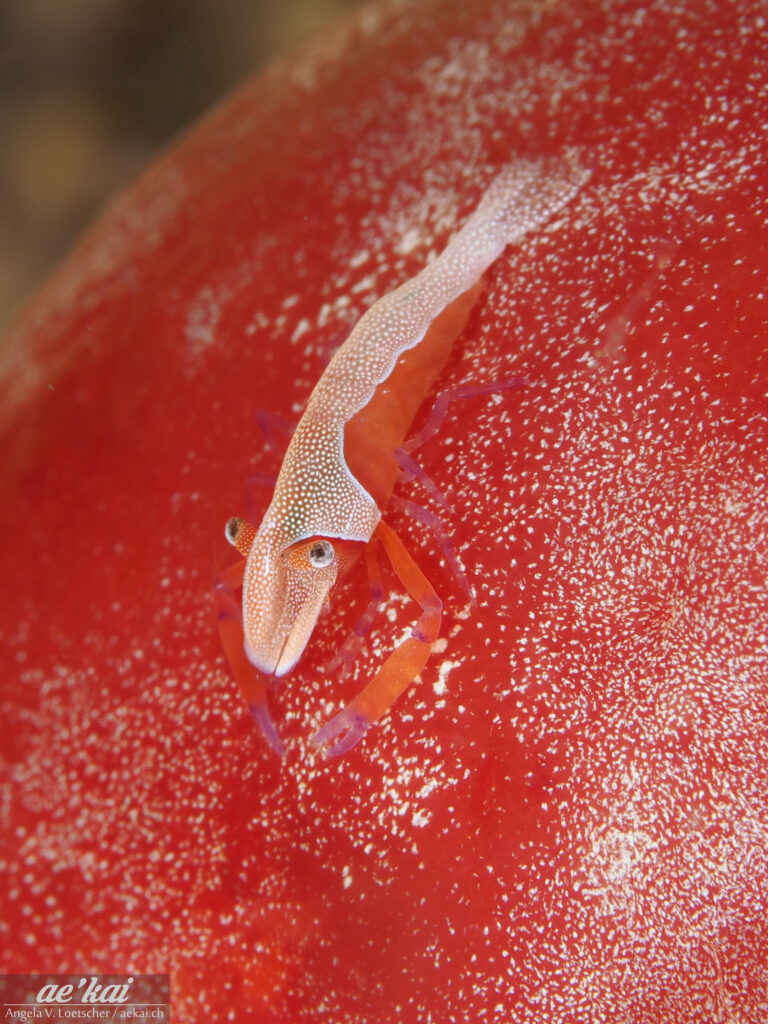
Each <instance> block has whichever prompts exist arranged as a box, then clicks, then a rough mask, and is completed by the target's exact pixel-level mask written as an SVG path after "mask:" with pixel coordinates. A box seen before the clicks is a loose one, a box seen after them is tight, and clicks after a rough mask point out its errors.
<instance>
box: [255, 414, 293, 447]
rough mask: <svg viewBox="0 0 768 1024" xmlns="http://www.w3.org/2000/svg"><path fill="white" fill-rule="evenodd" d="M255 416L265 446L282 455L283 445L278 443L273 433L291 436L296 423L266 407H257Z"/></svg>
mask: <svg viewBox="0 0 768 1024" xmlns="http://www.w3.org/2000/svg"><path fill="white" fill-rule="evenodd" d="M255 416H256V423H257V425H258V427H259V430H260V431H261V432H262V434H263V435H264V440H265V442H266V444H265V447H266V448H267V449H269V450H271V451H273V452H275V454H277V455H282V452H283V449H284V447H285V446H284V445H282V444H278V442H277V439H276V436H275V435H276V434H282V435H283V436H284V437H291V435H292V434H293V432H294V430H295V429H296V424H295V423H291V421H290V420H287V419H286V418H285V417H284V416H280V415H279V414H278V413H276V412H270V411H269V410H268V409H257V410H256V413H255Z"/></svg>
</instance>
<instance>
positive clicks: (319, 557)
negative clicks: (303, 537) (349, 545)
mask: <svg viewBox="0 0 768 1024" xmlns="http://www.w3.org/2000/svg"><path fill="white" fill-rule="evenodd" d="M309 561H310V562H311V564H312V565H314V567H315V568H316V569H323V568H324V567H325V566H326V565H330V564H331V562H332V561H333V544H331V543H330V541H327V540H316V541H315V542H314V544H313V545H312V547H311V548H310V549H309Z"/></svg>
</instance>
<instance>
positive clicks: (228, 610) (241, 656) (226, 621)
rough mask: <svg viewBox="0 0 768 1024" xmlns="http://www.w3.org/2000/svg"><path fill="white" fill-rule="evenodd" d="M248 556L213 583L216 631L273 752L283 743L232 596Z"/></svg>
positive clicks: (237, 604)
mask: <svg viewBox="0 0 768 1024" xmlns="http://www.w3.org/2000/svg"><path fill="white" fill-rule="evenodd" d="M246 561H247V559H245V558H243V559H241V560H240V561H239V562H236V563H235V564H234V565H233V566H231V567H230V568H229V569H226V570H225V571H224V572H223V573H221V574H220V575H219V576H218V577H217V578H216V580H215V581H214V584H213V600H214V604H215V606H216V616H217V619H218V624H219V635H220V637H221V643H222V646H223V647H224V654H225V655H226V658H227V661H228V663H229V666H230V668H231V670H232V674H233V675H234V677H235V679H236V681H237V685H238V686H239V687H240V690H241V691H242V694H243V696H244V697H245V700H246V703H247V704H248V710H249V711H250V713H251V716H252V718H253V719H254V721H255V722H256V723H257V725H258V726H259V728H260V729H261V731H262V732H263V734H264V738H265V739H266V741H267V743H268V744H269V745H270V747H271V748H272V749H273V750H274V751H275V753H277V754H280V755H281V756H282V754H283V753H284V748H283V744H282V743H281V742H280V738H279V736H278V735H277V732H276V730H275V727H274V725H273V723H272V720H271V718H270V717H269V710H268V708H267V687H266V681H265V676H263V675H262V674H261V673H260V672H258V671H257V670H256V669H255V668H254V666H253V665H252V664H251V663H250V661H248V658H247V656H246V653H245V649H244V644H243V622H242V616H241V611H240V602H239V601H238V600H237V598H236V596H235V592H236V591H237V589H238V587H240V586H242V583H243V574H244V572H245V564H246Z"/></svg>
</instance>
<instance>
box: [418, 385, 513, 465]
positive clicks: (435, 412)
mask: <svg viewBox="0 0 768 1024" xmlns="http://www.w3.org/2000/svg"><path fill="white" fill-rule="evenodd" d="M531 383H532V381H531V380H530V379H529V378H528V377H513V379H512V380H502V381H499V382H498V383H495V384H466V385H464V387H460V388H453V389H452V390H450V391H443V392H442V394H440V395H438V396H437V400H436V401H435V404H434V406H433V407H432V412H431V413H430V414H429V419H428V420H427V422H426V423H425V424H424V426H423V427H422V428H421V430H420V431H419V432H418V434H416V435H415V436H414V437H412V438H411V439H410V440H409V441H406V442H405V444H404V445H403V448H404V449H405V451H406V452H408V453H409V454H410V452H414V451H416V449H417V448H420V447H421V446H422V445H423V444H424V442H425V441H428V440H429V439H430V437H433V436H434V435H435V434H436V433H437V431H438V430H439V429H440V425H441V423H442V422H443V420H444V419H445V414H446V413H447V412H448V406H449V405H450V404H451V402H453V401H456V400H457V399H462V398H474V397H475V396H476V395H491V394H493V393H494V392H496V391H506V390H507V389H508V388H523V387H526V386H527V385H528V384H531Z"/></svg>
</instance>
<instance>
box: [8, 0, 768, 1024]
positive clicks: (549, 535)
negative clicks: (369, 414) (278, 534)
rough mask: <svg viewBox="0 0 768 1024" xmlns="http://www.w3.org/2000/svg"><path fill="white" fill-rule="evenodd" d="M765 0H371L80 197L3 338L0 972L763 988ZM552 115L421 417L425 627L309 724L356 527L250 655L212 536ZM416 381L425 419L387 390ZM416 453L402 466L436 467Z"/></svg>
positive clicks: (517, 994)
mask: <svg viewBox="0 0 768 1024" xmlns="http://www.w3.org/2000/svg"><path fill="white" fill-rule="evenodd" d="M765 40H766V26H765V12H764V5H763V4H762V3H758V2H756V0H755V2H752V3H750V2H746V3H743V4H740V5H738V7H733V6H730V7H729V6H726V5H724V4H722V3H719V2H717V3H715V2H712V3H699V2H696V3H694V2H693V0H689V2H687V3H686V2H683V3H679V4H676V5H669V4H667V3H662V2H661V0H656V2H654V3H651V4H649V5H645V6H643V7H642V8H639V7H638V6H637V4H634V3H630V2H629V0H626V2H621V0H615V2H606V3H604V4H602V5H592V6H589V7H585V5H583V4H580V3H576V2H575V0H570V2H569V0H563V2H562V3H559V4H556V5H549V6H545V7H542V6H541V5H538V4H532V5H530V6H527V7H526V6H524V5H522V6H521V5H520V4H518V3H512V2H506V0H503V2H496V0H478V2H477V3H474V4H472V5H471V7H468V6H467V5H461V4H454V3H451V2H448V0H427V2H426V3H422V4H418V5H415V4H414V5H409V4H402V3H397V2H394V0H388V2H381V3H378V4H373V5H372V6H368V7H366V8H365V9H364V10H363V11H361V12H360V14H359V15H357V16H356V17H355V18H353V19H352V20H351V21H348V22H345V23H343V24H342V25H341V26H340V27H339V28H338V29H337V30H336V31H334V32H332V33H330V34H328V35H327V36H325V37H324V38H323V39H321V40H320V41H318V42H317V43H316V44H314V45H312V46H310V47H308V48H307V49H306V50H305V51H304V52H302V53H301V54H299V55H296V56H295V57H293V58H291V59H286V60H285V61H283V62H281V63H278V64H276V65H274V66H273V67H272V68H271V69H269V70H268V71H267V72H266V74H264V75H262V76H260V77H259V78H258V79H256V80H255V82H254V83H253V84H252V85H250V86H247V87H246V88H244V89H243V90H242V91H241V92H239V93H238V94H237V95H235V96H234V97H233V98H232V99H231V100H230V101H229V102H228V103H227V104H225V105H223V106H222V107H220V108H219V109H218V110H216V111H215V112H214V113H213V114H212V115H211V116H210V117H209V118H208V119H207V120H205V121H204V122H202V123H201V124H200V125H199V126H198V127H197V128H196V129H195V130H194V131H193V132H192V133H191V134H190V135H189V136H187V137H186V138H185V139H183V140H182V141H181V142H180V143H179V144H177V145H176V146H175V147H174V148H173V149H172V150H170V151H169V153H168V154H167V155H166V156H164V157H163V158H162V159H161V160H160V161H159V162H158V163H157V164H156V166H155V167H154V168H152V169H150V170H149V171H148V172H147V174H146V175H145V176H144V177H143V178H142V179H141V180H140V181H139V182H138V183H137V185H136V186H135V187H134V188H133V189H132V190H131V191H129V192H128V193H127V194H126V195H125V196H124V197H123V198H122V199H120V200H119V201H118V202H117V203H116V204H115V205H114V206H113V207H112V208H111V209H110V210H108V211H107V212H106V214H105V215H104V217H103V218H102V219H101V220H100V221H99V222H98V223H97V224H96V225H95V227H94V228H93V229H92V231H91V232H90V233H89V234H88V235H87V236H86V238H85V239H84V240H83V242H82V244H81V245H80V247H79V248H78V249H77V250H76V251H75V253H73V255H72V257H71V258H70V259H69V260H68V261H67V262H66V263H65V264H64V266H63V267H62V269H61V270H60V272H59V273H58V274H57V275H56V277H54V279H53V280H52V281H51V282H50V284H49V285H48V286H47V287H46V289H44V290H43V292H42V293H41V294H40V296H39V297H38V299H37V300H36V302H35V303H34V304H33V305H32V306H31V308H30V309H29V310H28V312H27V313H26V314H25V315H24V316H23V317H22V318H21V319H20V320H19V322H18V324H17V325H16V327H15V328H14V330H13V331H12V332H11V337H10V338H9V339H8V341H7V343H6V345H5V347H4V350H3V356H2V361H3V362H2V369H1V370H0V430H2V466H1V468H0V493H1V494H2V502H1V503H0V538H2V540H0V543H1V544H2V566H3V586H2V588H0V628H1V629H2V634H3V642H2V644H1V645H0V687H1V688H2V689H1V691H0V692H1V693H2V696H1V697H0V702H1V704H2V717H3V742H2V781H3V794H4V796H3V802H2V805H1V806H0V813H1V814H2V830H0V873H1V874H2V880H1V881H0V894H1V895H0V899H2V913H0V922H2V929H3V933H2V936H1V938H2V941H0V967H1V968H2V970H4V971H17V972H18V971H31V970H42V971H69V970H72V971H95V970H100V969H102V970H111V971H114V970H126V971H130V972H137V971H163V970H168V971H170V972H171V973H172V975H173V985H174V1002H175V1008H176V1012H177V1015H178V1017H179V1018H180V1019H183V1020H184V1021H188V1022H191V1024H197V1022H199V1021H200V1022H202V1021H207V1020H210V1019H233V1020H236V1021H237V1022H238V1024H241V1022H250V1021H252V1022H258V1024H296V1022H318V1024H319V1022H321V1021H322V1022H332V1024H347V1022H352V1021H354V1022H356V1024H357V1022H367V1024H378V1022H379V1021H382V1020H393V1019H397V1020H399V1021H402V1022H404V1024H429V1022H437V1021H439V1022H440V1024H444V1022H450V1021H465V1020H473V1021H474V1020H476V1021H483V1022H485V1021H487V1022H489V1024H491V1022H492V1024H511V1022H514V1024H593V1022H596V1021H616V1022H619V1021H620V1022H622V1024H668V1022H669V1021H671V1020H674V1021H675V1022H676V1024H705V1022H706V1024H710V1022H712V1024H714V1022H715V1021H728V1020H738V1021H739V1022H740V1024H762V1022H763V1021H764V1020H765V1018H766V1003H767V1002H768V991H767V989H766V986H767V977H768V975H767V967H766V965H767V964H768V924H767V923H766V922H767V921H768V912H767V911H768V908H767V907H766V892H768V838H767V837H768V668H767V665H766V662H767V655H766V646H767V640H766V638H767V637H768V584H767V582H766V558H767V557H768V502H766V496H767V495H766V458H765V451H766V446H767V445H768V399H767V398H766V391H767V389H766V380H768V345H767V344H766V335H765V324H766V322H768V292H767V291H766V288H765V280H764V279H765V251H766V238H767V232H766V226H765V225H766V219H767V215H768V184H767V182H766V176H765V166H766V161H768V136H767V135H766V132H765V127H764V126H765V124H766V123H768V61H766V60H765V48H766V46H765ZM572 146H576V147H578V149H579V151H580V152H588V153H589V154H590V161H589V166H590V168H591V169H592V170H593V175H592V177H591V179H590V181H589V184H588V187H586V188H585V189H584V190H583V191H582V193H581V194H580V196H579V199H578V202H576V203H573V204H572V205H571V206H569V207H568V209H567V211H566V212H567V216H564V217H563V219H562V223H560V224H559V226H558V228H557V230H556V231H554V230H547V229H544V230H542V231H540V232H535V233H532V234H530V235H528V236H526V238H525V239H523V241H522V243H521V244H520V245H519V246H517V247H515V248H514V249H511V250H508V251H507V252H506V253H505V254H504V256H503V257H502V258H501V259H500V260H499V261H498V262H497V263H496V264H494V266H493V267H492V268H490V270H489V271H488V273H487V275H486V280H485V290H484V292H483V294H482V295H481V296H480V298H479V300H478V302H477V303H476V305H475V306H474V309H473V310H472V313H471V315H470V316H469V319H468V321H467V324H466V328H465V329H464V331H463V333H462V334H461V337H460V338H459V339H457V342H456V344H455V345H454V347H453V349H452V352H451V356H450V358H449V361H448V363H447V365H446V367H445V369H444V371H443V372H442V374H441V377H440V380H439V381H438V382H436V385H435V388H434V389H433V392H432V395H433V396H434V394H436V393H437V391H438V390H445V389H446V388H454V387H457V386H461V385H463V384H465V383H467V382H478V381H482V382H485V381H493V380H503V379H506V378H508V377H510V376H524V377H525V378H526V379H528V380H529V381H531V382H533V383H532V384H531V386H529V387H526V388H521V389H519V390H518V391H517V392H516V393H515V395H514V400H511V399H510V397H509V396H506V397H499V398H498V399H495V400H494V399H491V400H490V401H489V400H488V399H484V400H483V401H473V400H470V401H469V402H468V403H467V407H466V408H462V409H461V410H460V412H458V411H456V410H454V409H452V410H451V411H450V412H449V415H448V417H447V418H446V420H445V424H444V427H443V429H442V430H441V431H440V433H439V434H438V435H437V436H436V437H435V438H434V439H433V440H431V441H430V442H429V443H428V444H427V445H425V446H424V447H423V448H422V449H420V451H419V461H420V462H421V464H422V466H423V468H424V470H425V472H426V473H427V474H428V475H429V476H430V477H431V478H432V479H433V480H434V482H435V484H436V486H437V487H438V488H439V489H440V490H441V491H442V492H443V493H445V494H446V496H447V498H448V499H449V500H450V502H451V504H452V505H453V506H454V507H455V508H456V510H457V516H456V519H455V520H454V521H452V522H451V523H450V524H449V525H450V530H451V536H452V540H453V542H454V544H455V546H456V549H457V551H458V552H459V553H460V556H461V559H462V562H463V564H464V566H465V568H466V571H467V575H468V577H469V578H470V579H471V581H472V584H473V587H474V589H475V592H476V595H477V604H476V606H474V607H473V608H472V609H471V612H469V613H467V614H465V613H464V611H463V610H462V601H461V598H460V588H459V587H458V584H457V583H456V581H455V580H454V579H453V578H452V575H451V573H450V572H449V571H448V570H447V567H446V566H442V567H441V565H440V564H439V561H438V558H437V554H436V551H437V549H436V548H435V546H434V545H433V544H431V542H430V543H426V542H425V540H424V536H425V535H424V534H422V532H421V526H420V524H419V523H416V522H412V521H411V520H410V519H408V518H407V517H402V518H400V517H399V513H398V512H397V511H396V512H395V514H394V517H393V525H394V526H395V528H396V529H397V532H398V533H399V534H400V535H401V536H402V537H403V538H404V539H405V541H406V543H407V546H408V548H409V549H411V550H416V549H417V550H418V556H419V563H420V564H421V566H422V567H423V568H424V570H425V571H426V572H428V573H429V576H430V579H432V580H433V581H434V582H435V586H436V589H438V590H439V592H440V593H441V594H442V595H444V596H445V597H446V599H447V600H446V623H445V626H444V629H443V638H442V639H441V640H440V641H439V642H438V645H437V647H436V650H435V652H434V653H433V656H432V657H431V658H430V660H429V662H428V663H427V665H426V667H425V669H424V670H423V672H422V674H421V681H420V683H419V684H418V685H417V686H413V687H411V688H410V689H409V690H408V692H407V693H406V694H404V695H403V696H402V697H401V698H400V699H399V701H398V703H397V705H396V712H397V713H391V714H389V715H388V716H386V717H385V718H383V719H382V720H381V724H380V726H379V727H378V728H377V729H376V730H375V731H372V733H371V734H370V736H369V737H368V738H367V739H366V742H365V743H363V744H359V745H358V746H357V747H356V748H355V749H354V750H352V751H350V752H349V753H348V754H347V755H346V756H345V757H344V758H342V759H338V760H333V761H328V760H326V759H324V758H323V757H321V756H318V755H317V754H316V753H315V752H314V750H313V748H312V747H311V746H310V745H309V744H308V743H307V737H308V735H310V734H311V732H312V730H313V728H315V727H316V726H319V725H320V724H321V723H322V722H325V721H326V720H327V719H328V718H329V717H330V716H332V715H333V714H335V713H336V712H337V711H338V710H339V709H340V708H341V707H343V706H344V705H345V704H347V703H348V702H349V700H350V699H351V698H352V697H353V696H354V694H355V693H356V692H358V690H359V689H360V686H361V684H363V683H364V682H365V681H366V680H367V679H369V678H370V676H371V674H372V672H373V671H375V668H376V666H378V665H379V664H381V662H382V661H383V660H384V658H385V657H386V652H387V651H389V650H391V649H392V647H393V646H395V645H396V644H397V643H398V642H399V641H400V640H401V639H402V637H403V635H407V633H408V631H409V630H410V628H411V625H412V612H411V608H410V607H409V603H408V602H407V601H406V600H405V599H404V598H403V596H402V595H401V594H400V592H399V591H398V589H397V587H396V586H392V585H391V584H392V583H393V581H392V580H391V579H390V578H389V576H387V575H385V576H384V578H383V589H384V593H385V597H384V601H383V614H382V615H381V616H379V617H378V618H377V620H376V622H375V624H374V626H373V628H372V630H371V632H370V634H369V637H368V638H367V639H366V642H365V644H364V645H363V647H362V649H361V650H360V652H359V654H358V657H357V659H356V662H355V668H354V672H353V673H352V676H351V677H350V678H349V679H345V680H343V681H341V682H338V681H336V680H334V679H333V678H330V677H329V676H328V674H327V673H326V671H325V669H326V666H327V665H328V664H329V663H330V662H331V660H332V658H333V656H334V653H335V652H336V651H337V650H338V647H339V644H340V643H341V641H342V640H343V639H344V637H345V636H346V635H347V634H348V632H349V631H350V629H351V628H352V626H353V624H354V622H355V621H356V620H357V618H358V617H359V615H360V612H361V610H362V608H363V607H364V605H365V600H366V585H365V581H364V566H363V565H362V564H361V563H358V564H357V565H356V566H355V567H354V568H353V569H352V570H351V571H350V574H349V575H348V576H347V578H346V579H345V580H344V581H343V582H342V583H341V584H340V585H339V587H338V588H337V592H336V596H335V600H334V608H333V614H332V615H331V616H329V617H328V618H326V619H325V620H323V627H324V628H323V629H321V630H316V631H315V635H314V636H313V640H312V643H311V645H309V646H308V647H307V648H306V650H305V652H304V655H303V656H302V659H301V661H300V662H299V663H298V664H297V665H296V667H295V668H294V669H293V671H292V672H291V675H290V677H289V681H287V682H286V684H285V685H284V686H283V688H282V690H281V692H280V694H279V698H278V702H277V703H278V713H279V716H280V717H279V719H278V721H277V725H278V726H279V728H280V731H281V735H283V736H284V737H285V738H286V739H287V740H288V741H289V745H288V753H287V756H286V757H285V758H284V759H282V760H280V759H278V758H275V757H274V756H273V755H271V753H270V751H269V750H268V749H267V748H266V746H265V745H264V744H263V742H262V741H261V740H260V738H259V736H258V734H257V731H256V730H255V729H254V728H253V724H252V722H251V720H250V718H249V716H248V715H247V712H246V711H245V709H244V707H243V705H242V702H241V699H240V695H239V694H238V692H237V687H236V686H235V684H234V683H233V681H232V679H231V677H230V674H229V672H228V670H227V666H226V665H225V663H224V659H223V658H222V656H221V652H220V650H219V645H218V640H217V637H216V636H215V633H214V631H213V628H212V622H211V618H212V615H211V606H210V593H209V588H210V579H211V576H212V572H213V570H214V568H219V567H220V566H221V564H222V563H223V562H224V560H225V543H224V540H223V539H221V541H220V544H221V549H216V550H212V542H211V538H212V537H214V536H216V535H220V531H221V524H222V523H223V522H224V521H226V519H227V517H228V516H229V515H230V514H231V512H232V511H241V512H242V513H243V516H244V517H247V518H251V514H252V513H255V514H257V515H258V514H260V513H261V512H262V511H263V506H262V507H260V508H257V509H254V510H249V509H248V508H242V509H239V508H238V502H239V501H240V500H241V494H242V480H243V479H244V478H245V477H247V476H248V475H249V474H250V473H271V472H274V471H275V470H276V469H277V465H276V464H275V462H274V461H272V462H270V459H269V457H268V456H264V457H261V458H260V457H259V455H258V452H257V450H256V449H257V444H258V431H257V428H256V423H255V419H254V409H255V408H256V407H262V408H268V409H271V410H273V411H274V412H275V413H276V414H277V415H280V416H283V417H285V418H290V419H294V420H295V419H296V418H297V416H298V415H299V414H300V413H301V411H302V409H303V408H304V406H305V405H306V402H307V399H308V397H309V395H310V393H311V391H312V387H313V386H314V384H315V383H316V381H317V380H318V378H319V377H320V374H321V373H322V369H323V367H324V365H325V364H326V363H327V357H328V353H329V352H330V351H332V350H333V349H335V348H336V347H337V346H338V345H339V343H340V342H341V341H342V340H343V338H344V337H345V335H346V334H347V333H348V332H349V330H350V329H351V328H352V327H353V326H354V324H355V323H356V322H357V321H358V320H359V319H360V316H361V315H362V314H363V312H364V310H365V309H366V308H368V307H369V306H370V305H371V304H372V303H373V302H374V301H375V300H376V299H378V298H380V297H381V296H382V295H385V294H386V293H387V292H389V291H391V289H392V288H393V287H395V286H396V285H397V284H399V283H400V282H402V281H405V280H408V279H409V278H412V277H413V276H414V275H415V274H416V273H417V272H418V271H419V269H420V268H421V267H423V266H424V265H425V264H427V263H428V262H429V259H430V257H431V256H433V255H434V254H435V253H437V252H439V251H440V249H442V247H443V246H444V245H445V243H446V242H447V241H448V239H449V237H450V236H451V234H452V233H453V232H454V230H455V229H456V227H457V226H458V225H460V224H461V223H463V222H464V220H465V219H466V218H467V216H468V215H469V214H470V213H471V211H472V209H473V208H474V205H475V204H476V202H477V199H478V197H479V196H480V195H481V194H482V192H483V191H484V189H485V188H486V187H487V185H488V184H489V182H490V180H491V177H492V174H493V169H494V168H501V167H502V166H503V165H505V164H507V163H509V162H510V161H514V160H518V159H533V160H536V159H539V158H540V157H546V156H551V155H552V154H555V153H560V152H563V151H564V150H566V149H568V148H569V147H572ZM416 427H417V428H418V423H417V424H416ZM429 500H430V499H429V498H427V501H429Z"/></svg>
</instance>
